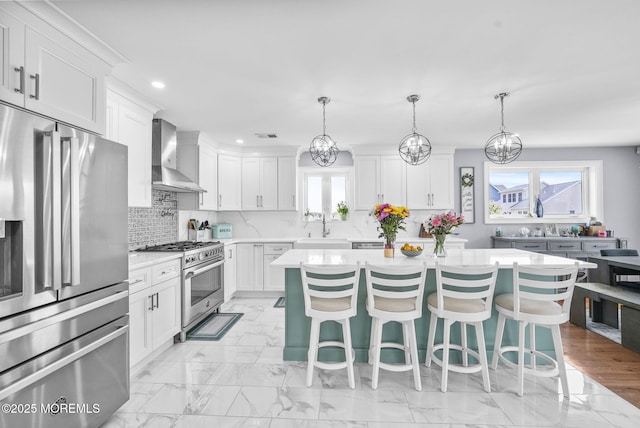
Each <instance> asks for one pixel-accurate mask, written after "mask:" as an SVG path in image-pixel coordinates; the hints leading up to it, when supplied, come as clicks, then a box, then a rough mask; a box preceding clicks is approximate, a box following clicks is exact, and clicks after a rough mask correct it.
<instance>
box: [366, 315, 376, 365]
mask: <svg viewBox="0 0 640 428" xmlns="http://www.w3.org/2000/svg"><path fill="white" fill-rule="evenodd" d="M377 328H378V319H377V318H373V319H371V332H370V333H369V360H368V361H367V362H368V363H369V365H371V364H373V361H374V360H375V355H374V351H375V346H376V334H377V333H376V331H377Z"/></svg>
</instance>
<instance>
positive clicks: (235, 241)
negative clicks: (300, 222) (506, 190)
mask: <svg viewBox="0 0 640 428" xmlns="http://www.w3.org/2000/svg"><path fill="white" fill-rule="evenodd" d="M323 239H326V240H327V241H331V240H338V239H340V240H344V241H347V242H384V241H383V240H382V239H381V238H373V237H370V238H342V237H332V236H329V237H327V238H321V237H317V236H316V237H312V238H306V237H302V238H301V237H297V238H229V239H213V241H220V242H222V243H223V244H225V245H231V244H242V243H251V242H257V243H263V242H266V243H268V242H297V241H300V240H314V241H322V240H323ZM404 242H433V238H419V237H417V236H416V237H408V236H407V237H402V239H398V240H397V241H396V244H398V243H400V245H402V243H404ZM447 242H456V243H460V242H464V243H466V242H468V239H464V238H459V237H457V236H452V235H449V236H447Z"/></svg>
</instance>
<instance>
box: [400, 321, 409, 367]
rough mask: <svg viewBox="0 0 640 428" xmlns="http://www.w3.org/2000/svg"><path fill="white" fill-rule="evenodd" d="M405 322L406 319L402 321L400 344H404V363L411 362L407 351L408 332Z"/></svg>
mask: <svg viewBox="0 0 640 428" xmlns="http://www.w3.org/2000/svg"><path fill="white" fill-rule="evenodd" d="M407 327H408V326H407V323H406V321H404V322H402V344H403V346H404V363H405V364H410V362H411V354H410V352H409V343H411V342H410V341H409V333H408V331H407Z"/></svg>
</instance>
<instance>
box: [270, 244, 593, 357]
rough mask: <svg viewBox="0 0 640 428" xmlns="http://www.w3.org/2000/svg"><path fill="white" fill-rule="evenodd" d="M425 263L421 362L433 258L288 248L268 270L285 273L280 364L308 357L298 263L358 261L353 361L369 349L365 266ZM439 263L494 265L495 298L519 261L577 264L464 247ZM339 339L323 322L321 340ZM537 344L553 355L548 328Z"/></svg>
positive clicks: (489, 325)
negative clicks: (279, 269)
mask: <svg viewBox="0 0 640 428" xmlns="http://www.w3.org/2000/svg"><path fill="white" fill-rule="evenodd" d="M424 261H426V262H427V267H428V270H427V280H426V287H425V299H424V301H425V303H424V305H425V306H424V309H423V313H422V318H420V319H418V320H416V334H417V341H418V354H419V358H420V361H424V358H425V352H426V348H427V333H428V330H429V317H430V313H429V311H428V310H427V308H426V295H428V294H430V293H433V292H435V289H436V284H435V269H434V267H435V259H434V258H433V257H432V256H431V254H428V253H426V252H425V253H423V254H422V255H420V256H418V257H413V258H409V257H405V256H403V255H402V254H401V253H400V252H399V251H398V252H396V256H395V257H394V258H385V257H384V256H383V251H382V250H380V249H375V250H289V251H287V252H286V253H285V254H283V255H282V256H280V257H279V258H278V259H277V260H275V261H274V262H272V263H271V266H272V267H277V268H283V269H285V346H284V351H283V359H284V360H289V361H291V360H293V361H303V360H306V359H307V348H308V345H309V329H310V325H311V321H310V319H309V318H307V317H306V316H305V314H304V300H303V295H302V280H301V277H300V263H301V262H302V263H307V264H311V265H343V264H355V263H357V262H359V263H360V264H361V265H362V267H363V269H362V270H361V272H360V282H359V290H358V313H357V315H356V316H355V317H354V318H352V319H351V334H352V340H353V347H354V350H355V354H356V361H360V362H364V361H367V352H368V348H369V335H370V330H371V318H370V317H369V315H368V313H367V310H366V307H365V301H366V285H365V276H364V264H365V262H369V263H371V264H379V265H390V266H406V265H415V264H420V263H423V262H424ZM438 261H439V263H441V264H444V265H467V266H479V265H488V264H494V263H495V262H498V263H499V268H500V270H499V272H498V279H497V283H496V295H498V294H505V293H511V292H512V285H513V278H512V272H513V269H512V267H513V263H514V262H518V264H520V265H525V266H546V267H563V266H564V267H566V266H568V265H572V264H573V263H575V262H576V260H572V259H566V258H562V257H556V256H550V255H546V254H540V253H532V252H529V251H523V250H517V249H469V250H448V252H447V257H441V258H439V259H438ZM578 263H579V265H580V268H587V269H591V268H595V267H596V265H595V264H593V263H589V262H585V261H578ZM497 319H498V314H497V312H496V311H495V308H494V310H493V314H492V317H491V318H490V319H489V320H487V321H486V322H485V326H484V327H485V340H486V344H487V351H488V356H489V358H491V355H492V352H491V351H492V350H493V342H494V340H495V330H496V323H497ZM441 323H442V320H439V324H438V326H439V328H438V331H437V335H436V341H442V328H441V325H442V324H441ZM472 330H473V329H470V330H469V331H470V334H469V345H470V346H471V347H472V348H474V347H476V346H477V345H476V339H475V335H474V333H473V331H472ZM401 337H402V330H401V328H400V325H399V324H395V323H394V324H392V325H390V326H388V327H385V330H384V335H383V340H384V341H400V340H399V339H400V338H401ZM451 337H452V342H454V343H456V342H457V343H459V340H460V330H459V329H456V328H453V329H452V331H451ZM334 338H335V339H341V338H342V333H341V331H340V327H339V325H338V324H334V323H324V324H323V325H322V328H321V330H320V339H321V340H331V339H334ZM503 340H504V342H503V343H511V344H514V345H517V327H516V324H515V323H514V322H513V321H511V320H508V321H507V324H506V326H505V333H504V339H503ZM536 345H537V348H538V349H539V350H541V351H543V352H546V353H549V354H550V355H552V356H553V343H552V339H551V333H550V331H549V330H548V329H545V328H539V329H538V330H536ZM383 351H388V352H386V353H385V352H383V359H385V360H387V361H402V359H403V354H402V353H401V352H396V351H395V350H392V349H385V350H383ZM343 358H344V352H343V351H341V350H338V349H333V348H325V349H321V351H320V359H321V360H327V361H332V360H333V361H335V360H341V359H343Z"/></svg>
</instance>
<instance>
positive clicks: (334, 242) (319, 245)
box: [293, 238, 351, 249]
mask: <svg viewBox="0 0 640 428" xmlns="http://www.w3.org/2000/svg"><path fill="white" fill-rule="evenodd" d="M293 248H300V249H351V242H349V241H347V239H346V238H302V239H298V240H297V241H296V242H294V243H293Z"/></svg>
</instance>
